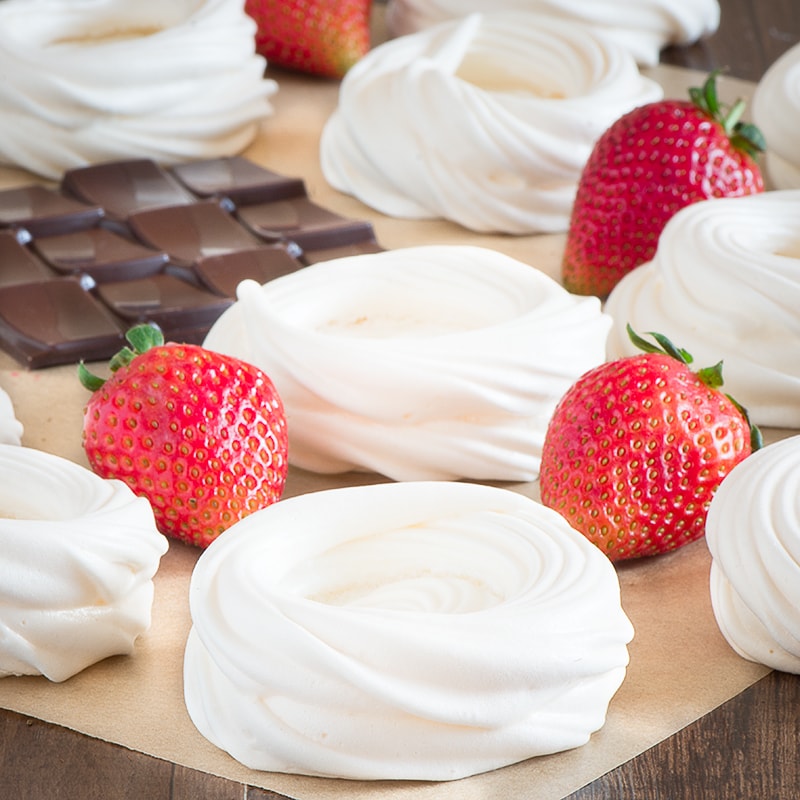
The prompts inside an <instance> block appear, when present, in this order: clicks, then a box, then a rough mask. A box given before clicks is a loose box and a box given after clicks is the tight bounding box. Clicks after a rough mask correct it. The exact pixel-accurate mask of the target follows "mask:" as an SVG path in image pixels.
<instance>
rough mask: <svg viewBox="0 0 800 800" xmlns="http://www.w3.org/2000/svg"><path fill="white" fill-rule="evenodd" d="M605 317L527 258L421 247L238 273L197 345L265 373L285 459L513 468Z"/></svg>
mask: <svg viewBox="0 0 800 800" xmlns="http://www.w3.org/2000/svg"><path fill="white" fill-rule="evenodd" d="M610 324H611V321H610V319H609V318H607V317H605V316H604V315H603V313H602V312H601V310H600V302H599V300H597V298H594V297H591V298H590V297H584V298H578V297H576V296H573V295H570V294H568V293H567V292H566V291H565V290H564V289H563V288H562V287H561V286H560V285H559V284H557V283H556V282H555V281H554V280H552V279H551V278H549V277H548V276H546V275H545V274H544V273H542V272H539V271H538V270H536V269H534V268H533V267H530V266H528V265H526V264H523V263H521V262H519V261H516V260H515V259H512V258H510V257H508V256H505V255H503V254H501V253H497V252H495V251H493V250H489V249H485V248H480V247H469V246H456V245H453V246H447V245H441V246H435V245H434V246H421V247H409V248H400V249H398V250H392V251H386V252H381V253H376V254H368V255H359V256H353V257H348V258H341V259H336V260H333V261H327V262H322V263H320V264H316V265H314V266H310V267H306V268H304V269H303V270H300V271H298V272H295V273H293V274H291V275H287V276H285V277H281V278H278V279H276V280H273V281H271V282H269V283H267V284H265V285H264V286H263V287H261V286H259V285H258V284H256V283H254V282H253V281H246V282H243V283H242V284H240V285H239V289H238V301H237V302H236V303H235V304H234V305H233V306H231V307H230V308H229V309H228V310H227V311H226V312H224V313H223V315H222V316H221V317H220V319H219V320H218V321H217V322H216V323H215V324H214V326H213V327H212V328H211V330H210V332H209V334H208V336H207V337H206V340H205V343H204V344H205V346H206V347H208V348H210V349H211V350H217V351H219V352H222V353H227V354H228V355H233V356H236V357H238V358H242V359H244V360H246V361H250V362H251V363H253V364H256V365H257V366H259V367H260V368H261V369H263V370H264V371H265V372H266V373H267V374H268V375H269V376H270V378H271V379H272V380H273V382H274V383H275V386H276V388H277V390H278V393H279V394H280V396H281V398H282V400H283V402H284V406H285V408H286V415H287V421H288V427H289V432H290V433H289V437H290V445H289V459H290V462H291V463H293V464H295V465H296V466H299V467H303V468H305V469H309V470H312V471H315V472H324V473H334V472H345V471H347V470H353V469H355V470H372V471H375V472H378V473H381V474H383V475H386V476H388V477H390V478H394V479H397V480H420V479H451V478H474V479H478V480H481V479H486V480H516V481H527V480H533V479H534V478H535V477H536V475H537V474H538V467H539V458H540V454H541V447H542V443H543V440H544V434H545V430H546V428H547V423H548V422H549V420H550V416H551V414H552V411H553V409H554V408H555V406H556V403H557V402H558V400H559V399H560V398H561V396H562V395H563V394H564V392H565V391H566V390H567V388H568V387H569V386H570V385H571V384H572V383H573V382H574V381H575V380H576V378H577V377H578V376H579V375H581V374H582V373H583V372H585V371H586V370H588V369H590V368H591V367H593V366H596V365H597V364H599V363H601V362H602V361H603V360H604V348H605V338H606V335H607V332H608V329H609V327H610Z"/></svg>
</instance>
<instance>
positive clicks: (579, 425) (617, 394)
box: [539, 326, 760, 561]
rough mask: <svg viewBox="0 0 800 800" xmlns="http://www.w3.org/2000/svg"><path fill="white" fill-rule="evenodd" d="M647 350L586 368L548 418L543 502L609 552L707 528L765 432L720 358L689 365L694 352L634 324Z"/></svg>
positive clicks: (644, 550)
mask: <svg viewBox="0 0 800 800" xmlns="http://www.w3.org/2000/svg"><path fill="white" fill-rule="evenodd" d="M628 333H629V335H630V336H631V338H632V340H633V341H634V342H635V343H636V344H637V345H638V346H639V347H640V348H642V349H644V350H646V352H645V353H643V354H642V355H636V356H630V357H627V358H621V359H618V360H616V361H611V362H608V363H606V364H602V365H600V366H598V367H595V368H594V369H592V370H590V371H589V372H587V373H586V374H585V375H583V376H582V377H581V378H579V379H578V381H577V382H576V383H575V384H574V385H573V386H572V387H571V388H570V389H569V390H568V391H567V393H566V394H565V395H564V397H563V398H562V399H561V401H560V402H559V404H558V406H557V407H556V410H555V412H554V414H553V417H552V418H551V421H550V424H549V426H548V429H547V433H546V435H545V441H544V445H543V448H542V461H541V468H540V473H539V482H540V489H541V498H542V502H543V503H544V505H546V506H549V507H550V508H554V509H555V510H556V511H558V512H559V513H560V514H561V515H562V516H563V517H564V518H565V519H566V520H567V521H568V522H569V523H570V524H571V525H572V526H573V527H574V528H575V529H577V530H578V531H580V532H581V533H583V535H584V536H586V537H587V538H588V539H589V540H590V541H592V542H594V544H596V545H597V546H598V547H599V548H600V549H601V550H602V551H603V552H604V553H605V554H606V555H607V556H608V557H609V558H610V559H611V560H612V561H616V560H619V559H625V558H635V557H638V556H650V555H656V554H658V553H664V552H666V551H668V550H672V549H674V548H676V547H680V546H681V545H684V544H687V543H688V542H691V541H693V540H695V539H697V538H698V537H700V536H702V535H703V534H704V532H705V520H706V513H707V511H708V506H709V504H710V502H711V498H712V496H713V495H714V492H715V491H716V489H717V487H718V486H719V484H720V483H721V482H722V480H723V478H724V477H725V476H726V475H727V474H728V473H729V472H730V471H731V469H732V468H733V467H734V466H735V465H736V464H737V463H739V462H740V461H741V460H742V459H744V458H745V457H746V456H748V455H749V454H750V453H751V451H752V450H753V449H756V448H757V447H758V446H759V445H760V435H759V432H758V429H757V428H756V427H755V426H751V425H750V422H749V420H748V417H747V412H746V411H745V410H744V409H743V408H742V407H741V406H739V405H738V404H737V403H736V402H735V401H734V400H732V399H731V398H730V397H729V396H728V395H725V394H723V392H722V391H720V389H719V387H720V386H721V384H722V375H721V368H722V365H721V364H717V365H716V366H715V367H711V368H707V369H704V370H699V371H698V372H697V373H695V372H692V370H691V369H690V368H689V366H688V365H689V363H691V356H690V355H689V354H688V353H686V351H684V350H679V349H677V348H675V347H674V345H672V344H671V342H670V341H669V340H668V339H667V338H666V337H664V336H660V335H658V334H652V335H653V337H654V338H655V340H656V341H657V342H658V343H659V345H660V347H659V346H656V345H653V344H651V343H650V342H647V341H645V340H643V339H642V338H641V337H639V336H637V335H636V334H635V333H634V332H633V331H632V330H631V329H630V326H628Z"/></svg>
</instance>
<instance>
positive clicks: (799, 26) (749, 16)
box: [661, 0, 800, 81]
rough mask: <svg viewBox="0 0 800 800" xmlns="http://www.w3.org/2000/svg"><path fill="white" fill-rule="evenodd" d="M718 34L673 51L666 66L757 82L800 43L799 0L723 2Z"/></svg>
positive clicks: (665, 58)
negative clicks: (715, 70)
mask: <svg viewBox="0 0 800 800" xmlns="http://www.w3.org/2000/svg"><path fill="white" fill-rule="evenodd" d="M720 8H721V16H720V26H719V30H718V31H717V32H716V33H715V34H714V35H713V36H709V37H708V38H706V39H704V40H702V41H700V42H698V43H697V44H694V45H691V46H690V47H670V48H668V49H667V50H665V51H664V52H663V53H662V56H661V60H662V62H664V63H665V64H674V65H677V66H683V67H690V68H691V69H699V70H703V71H705V72H709V71H711V70H712V69H723V70H725V72H726V74H728V75H732V76H733V77H736V78H742V79H743V80H748V81H758V80H759V79H760V78H761V76H762V75H763V74H764V72H765V71H766V69H767V67H769V66H770V64H772V63H773V62H774V61H775V60H776V59H777V58H778V57H779V56H781V55H782V54H783V53H785V52H786V51H787V50H788V49H789V48H790V47H791V46H792V45H795V44H797V43H798V42H800V2H798V0H720Z"/></svg>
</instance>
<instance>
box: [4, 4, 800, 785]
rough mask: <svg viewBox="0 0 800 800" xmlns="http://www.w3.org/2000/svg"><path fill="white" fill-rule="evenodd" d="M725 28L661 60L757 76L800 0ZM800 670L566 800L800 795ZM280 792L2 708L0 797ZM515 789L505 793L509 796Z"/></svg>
mask: <svg viewBox="0 0 800 800" xmlns="http://www.w3.org/2000/svg"><path fill="white" fill-rule="evenodd" d="M721 7H722V23H721V26H720V29H719V32H718V33H716V34H715V35H714V36H712V37H709V38H708V39H707V40H706V41H704V42H701V43H699V44H696V45H693V46H691V47H686V48H670V49H669V50H668V51H666V52H665V53H664V56H663V61H664V62H665V63H669V64H675V65H680V66H686V67H690V68H693V69H700V70H704V71H709V70H711V69H714V68H725V69H726V70H727V73H728V74H730V75H732V76H735V77H737V78H742V79H745V80H751V81H758V80H759V79H760V77H761V76H762V75H763V73H764V71H765V70H766V69H767V67H768V66H769V65H770V64H772V63H773V61H774V60H775V59H776V58H778V57H779V56H780V55H781V54H782V53H784V52H785V51H786V50H788V49H789V48H790V47H791V46H792V45H794V44H796V43H797V42H798V41H800V0H721ZM798 751H800V677H797V676H793V675H784V674H780V673H772V674H770V675H768V676H767V677H765V678H763V679H762V680H761V681H759V682H758V683H756V684H755V685H754V686H752V687H750V688H749V689H748V690H746V691H744V692H742V693H741V694H740V695H739V696H737V697H735V698H733V699H732V700H730V701H728V702H727V703H725V704H724V705H722V706H720V707H719V708H717V709H715V710H714V711H712V712H711V713H709V714H707V715H706V716H704V717H703V718H701V719H700V720H698V721H697V722H695V723H693V724H691V725H689V726H688V727H686V728H684V729H683V730H681V731H679V732H678V733H676V734H675V735H673V736H671V737H669V738H668V739H666V740H664V741H663V742H661V743H660V744H658V745H656V746H655V747H653V748H651V749H650V750H647V751H646V752H644V753H642V754H641V755H639V756H637V757H636V758H634V759H632V760H631V761H629V762H628V763H626V764H624V765H622V766H621V767H619V768H617V769H615V770H613V771H611V772H609V773H608V774H607V775H604V776H602V777H601V778H599V779H597V780H596V781H594V782H593V783H591V784H589V785H588V786H585V787H583V788H582V789H580V790H578V791H577V792H574V793H573V794H571V795H570V796H569V798H567V800H740V799H741V800H795V798H800V759H799V758H798ZM278 797H279V796H278V795H276V794H274V793H272V792H268V791H264V790H263V789H259V788H255V787H246V786H243V785H242V784H239V783H235V782H231V781H227V780H223V779H220V778H217V777H214V776H212V775H207V774H205V773H202V772H196V771H194V770H190V769H186V768H183V767H179V766H176V765H174V764H170V763H168V762H165V761H161V760H159V759H156V758H152V757H150V756H146V755H143V754H141V753H136V752H131V751H130V750H127V749H125V748H123V747H118V746H116V745H112V744H109V743H106V742H101V741H97V740H94V739H90V738H88V737H86V736H83V735H81V734H78V733H75V732H73V731H70V730H67V729H64V728H61V727H59V726H56V725H51V724H49V723H45V722H42V721H41V720H37V719H31V718H28V717H25V716H23V715H20V714H17V713H14V712H10V711H4V710H0V798H2V800H64V799H66V798H68V799H69V800H123V799H124V800H128V799H129V798H136V799H137V800H200V799H201V798H202V800H242V798H244V799H245V800H275V798H278ZM509 800H510V799H509Z"/></svg>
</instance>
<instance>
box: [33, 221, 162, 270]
mask: <svg viewBox="0 0 800 800" xmlns="http://www.w3.org/2000/svg"><path fill="white" fill-rule="evenodd" d="M32 247H33V249H34V250H35V251H36V253H37V254H38V255H39V256H40V258H41V259H42V260H43V261H44V262H45V263H46V264H47V265H48V266H50V267H51V268H52V269H53V270H55V271H56V272H59V273H62V274H66V275H71V274H73V273H86V274H88V275H91V276H92V278H94V280H96V281H103V282H105V281H125V280H131V279H134V278H141V277H143V276H145V275H152V274H154V273H156V272H160V271H161V269H162V268H163V267H164V266H165V265H166V263H167V261H168V257H167V254H166V253H164V252H163V251H160V250H154V249H152V248H150V247H145V246H144V245H143V244H141V243H140V242H137V241H135V240H133V239H129V238H126V237H124V236H120V235H119V234H118V233H114V231H110V230H107V229H106V228H100V227H98V228H90V229H89V230H85V231H76V232H74V233H66V234H63V235H61V236H42V237H39V238H34V239H33V241H32Z"/></svg>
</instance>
